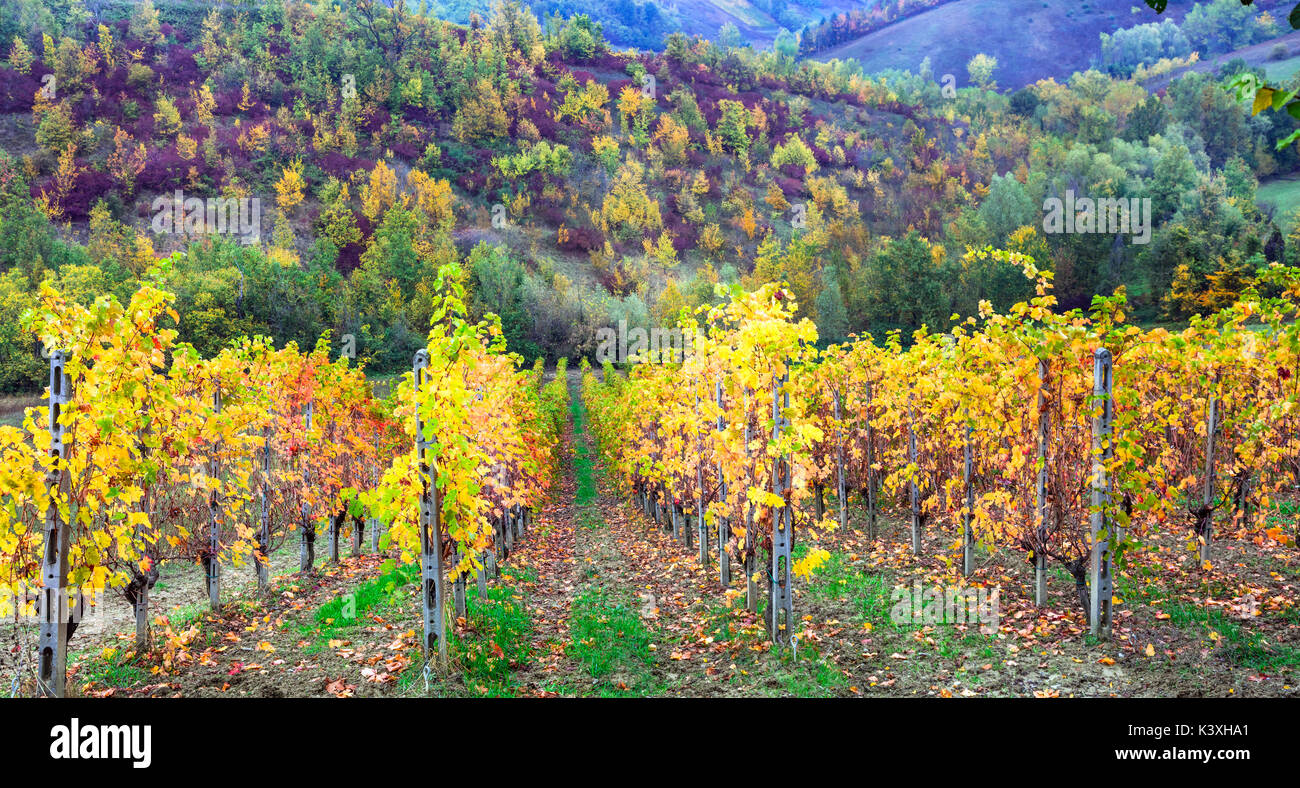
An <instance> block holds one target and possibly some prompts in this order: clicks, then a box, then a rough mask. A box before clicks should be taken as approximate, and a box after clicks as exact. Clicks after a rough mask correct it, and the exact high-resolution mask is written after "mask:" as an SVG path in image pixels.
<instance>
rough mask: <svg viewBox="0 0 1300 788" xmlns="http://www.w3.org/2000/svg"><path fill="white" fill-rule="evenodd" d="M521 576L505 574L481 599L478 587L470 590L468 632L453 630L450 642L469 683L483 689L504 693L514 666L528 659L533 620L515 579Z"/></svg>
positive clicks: (507, 693)
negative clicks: (521, 597) (461, 632)
mask: <svg viewBox="0 0 1300 788" xmlns="http://www.w3.org/2000/svg"><path fill="white" fill-rule="evenodd" d="M519 579H521V578H517V577H512V576H511V575H509V574H503V575H502V577H501V582H500V583H496V584H493V585H492V586H490V587H489V588H488V593H487V599H485V600H484V599H479V597H478V588H477V586H473V587H471V588H469V589H467V591H466V612H467V615H466V618H465V623H466V630H467V633H466V635H465V636H463V637H462V636H461V635H459V634H456V633H453V634H452V635H451V638H450V640H449V642H448V646H449V648H450V651H451V653H452V654H453V655H455V658H456V660H455V661H456V662H457V663H458V664H459V665H460V668H461V671H462V672H463V674H464V677H465V683H466V684H468V685H470V686H471V687H474V688H475V689H477V690H478V691H479V692H481V693H483V694H486V695H491V696H502V695H509V694H511V692H510V690H511V688H512V687H513V686H514V684H513V681H512V674H511V670H510V666H511V665H512V664H521V663H523V662H526V661H527V660H528V656H529V653H530V651H531V646H530V643H531V637H532V631H533V622H532V619H531V618H530V617H529V615H528V609H527V607H526V606H525V605H524V604H523V601H522V600H521V599H516V597H517V596H519V594H518V593H517V592H516V590H515V587H514V582H515V581H517V580H519Z"/></svg>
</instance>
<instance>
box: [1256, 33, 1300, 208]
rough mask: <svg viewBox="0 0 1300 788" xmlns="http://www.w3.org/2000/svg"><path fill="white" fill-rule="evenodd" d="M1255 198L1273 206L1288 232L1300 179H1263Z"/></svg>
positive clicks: (1298, 204)
mask: <svg viewBox="0 0 1300 788" xmlns="http://www.w3.org/2000/svg"><path fill="white" fill-rule="evenodd" d="M1297 60H1300V58H1297ZM1255 200H1256V202H1258V203H1260V204H1261V205H1271V206H1273V208H1274V210H1275V211H1276V214H1275V215H1276V218H1277V222H1278V225H1279V226H1280V227H1282V229H1283V231H1288V232H1289V231H1290V230H1292V229H1293V228H1294V224H1295V223H1294V222H1293V221H1291V214H1292V212H1294V211H1295V210H1296V209H1297V208H1300V179H1297V178H1294V177H1292V176H1283V177H1280V178H1272V179H1270V180H1267V181H1264V182H1262V183H1260V184H1259V189H1258V190H1257V191H1256V192H1255Z"/></svg>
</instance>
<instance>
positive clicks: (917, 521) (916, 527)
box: [907, 410, 921, 555]
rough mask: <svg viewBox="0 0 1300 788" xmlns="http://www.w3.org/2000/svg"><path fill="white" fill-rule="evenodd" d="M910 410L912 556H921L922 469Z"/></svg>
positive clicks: (908, 422)
mask: <svg viewBox="0 0 1300 788" xmlns="http://www.w3.org/2000/svg"><path fill="white" fill-rule="evenodd" d="M914 418H915V417H914V415H913V413H912V412H911V411H910V410H909V411H908V415H907V461H908V463H909V464H910V465H911V466H912V483H911V484H910V485H909V487H908V491H909V493H910V496H911V502H912V555H920V554H921V487H920V485H919V484H918V483H917V477H918V476H920V474H921V468H920V466H919V465H918V464H917V462H916V423H915V421H914Z"/></svg>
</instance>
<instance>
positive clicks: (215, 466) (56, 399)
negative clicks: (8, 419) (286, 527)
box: [37, 350, 379, 697]
mask: <svg viewBox="0 0 1300 788" xmlns="http://www.w3.org/2000/svg"><path fill="white" fill-rule="evenodd" d="M66 364H67V355H66V353H65V352H64V351H62V350H54V351H52V352H51V353H50V378H49V404H48V406H47V407H48V411H47V412H48V428H49V433H50V457H51V458H52V459H53V460H54V463H53V465H52V467H51V469H50V471H49V473H47V475H46V488H47V489H48V490H50V491H51V493H52V495H51V497H50V502H49V504H48V505H47V507H46V510H45V526H44V549H43V552H42V559H41V592H40V595H39V597H38V608H39V632H38V640H37V683H38V687H37V691H38V694H40V695H44V696H52V697H63V696H64V694H65V692H66V687H67V653H68V640H69V639H70V638H71V636H72V634H73V632H74V631H75V629H76V626H77V624H76V622H77V621H78V620H79V619H80V616H81V615H82V614H83V613H84V612H85V611H84V606H85V600H84V598H83V597H82V596H81V595H80V594H77V595H76V601H75V602H74V601H73V595H72V594H69V593H67V592H66V591H65V587H66V585H67V577H68V549H69V539H68V533H67V531H68V528H67V523H65V522H64V520H63V515H62V514H61V513H60V511H59V507H58V501H61V500H62V501H66V500H67V499H68V484H69V477H68V475H67V471H66V468H67V461H68V453H69V446H68V443H67V436H66V430H65V428H64V426H63V424H61V423H60V417H61V416H62V413H63V410H64V408H65V407H66V406H67V405H68V403H70V402H71V401H72V393H73V392H72V384H71V381H70V380H69V378H68V374H67V371H66ZM221 407H222V402H221V392H220V391H219V390H218V391H214V392H213V395H212V408H213V412H214V413H215V414H220V413H221ZM312 411H313V408H312V404H311V403H310V402H309V403H308V404H307V406H306V408H305V411H304V418H305V424H306V427H307V429H308V431H310V430H311V428H312V416H313V413H312ZM220 450H221V445H220V443H217V444H216V445H215V446H214V447H213V455H212V457H211V458H209V461H208V469H207V472H208V475H209V478H210V479H211V480H216V479H218V478H219V475H220V473H221V465H220V459H219V456H218V455H219V453H220ZM261 468H262V472H263V483H262V485H261V496H260V497H261V511H260V516H259V527H258V550H259V551H260V552H261V557H258V556H257V555H255V556H254V564H255V566H256V572H257V585H258V590H259V592H264V591H265V590H266V589H267V588H268V586H269V583H270V571H269V566H268V560H267V558H266V556H267V554H268V551H269V548H270V512H269V509H270V503H269V489H268V479H269V474H270V470H271V428H270V426H269V425H267V426H265V427H264V428H263V432H262V451H261ZM376 481H377V477H376ZM144 506H145V510H146V511H148V506H149V503H148V500H147V499H146V500H145V502H144ZM208 516H209V529H208V539H207V545H206V547H205V549H204V552H203V555H202V564H203V566H204V573H205V585H206V587H207V591H208V600H209V603H210V605H211V606H212V608H213V609H214V610H216V609H218V608H220V606H221V565H220V562H219V560H218V558H219V555H220V551H221V501H220V497H219V492H218V490H217V488H216V486H215V485H213V486H212V489H210V490H209V492H208ZM310 517H311V511H310V507H309V506H308V505H307V504H306V503H304V504H303V521H304V522H303V524H304V530H303V534H302V539H303V547H302V550H303V560H304V564H303V569H304V570H306V569H310V568H311V564H310V563H307V561H308V559H309V558H310V556H311V548H310V541H311V540H310V538H309V535H308V533H307V531H306V527H307V526H308V525H310ZM369 525H370V526H371V546H372V548H373V549H374V550H375V551H378V549H379V538H378V537H379V528H378V523H377V521H376V520H375V519H374V518H369ZM337 537H338V518H335V521H334V524H333V526H332V527H331V549H330V553H331V558H332V560H334V561H337V560H338V539H337ZM353 548H354V553H359V551H360V533H359V532H357V533H355V534H354V544H353ZM150 584H151V583H150V582H149V581H148V580H147V579H144V580H143V582H141V583H139V585H140V588H139V589H138V590H137V591H136V592H135V599H134V601H133V605H134V607H135V619H136V640H137V644H142V642H147V633H148V593H149V585H150ZM76 606H80V607H81V608H83V609H81V610H77V609H74V607H76Z"/></svg>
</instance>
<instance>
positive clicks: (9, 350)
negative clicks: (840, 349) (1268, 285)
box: [0, 0, 1297, 393]
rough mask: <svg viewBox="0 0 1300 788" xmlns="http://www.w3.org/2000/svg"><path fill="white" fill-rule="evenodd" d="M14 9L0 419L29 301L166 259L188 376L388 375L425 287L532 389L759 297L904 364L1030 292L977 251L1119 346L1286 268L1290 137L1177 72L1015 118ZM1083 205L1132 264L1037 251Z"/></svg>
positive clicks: (979, 108)
mask: <svg viewBox="0 0 1300 788" xmlns="http://www.w3.org/2000/svg"><path fill="white" fill-rule="evenodd" d="M19 2H20V4H25V5H23V9H24V14H25V16H19V17H5V18H0V41H8V42H9V45H8V50H7V52H4V53H3V57H4V61H3V65H0V148H2V149H3V152H2V153H0V273H3V276H0V327H5V328H7V333H2V332H0V393H24V392H29V391H31V390H33V389H34V388H35V387H36V386H38V385H39V383H40V381H41V380H42V376H43V374H44V373H43V369H42V359H40V358H39V357H38V356H37V355H36V354H35V353H34V352H33V347H34V342H33V340H32V337H31V335H30V333H29V332H28V331H27V330H26V329H24V328H23V327H22V325H21V323H20V317H21V315H22V314H23V313H24V312H25V310H27V309H28V308H30V307H32V306H33V305H34V304H35V303H36V302H37V299H38V296H37V292H38V285H39V283H41V282H43V281H55V282H57V283H60V284H62V285H63V286H64V287H67V288H70V289H71V290H72V292H74V293H76V294H77V297H79V298H89V297H91V296H92V295H93V294H97V293H103V292H114V293H119V294H122V295H125V294H127V293H129V292H131V291H132V289H133V288H134V287H135V286H136V285H137V284H138V283H139V282H140V281H141V280H142V279H143V278H145V277H147V276H149V275H150V271H151V270H152V269H153V268H154V267H155V266H156V265H158V260H159V258H162V257H168V256H171V255H173V254H176V257H175V258H174V259H170V260H168V261H167V264H166V265H167V268H168V270H167V278H168V284H169V286H170V287H171V288H172V289H173V291H174V292H176V293H177V313H178V317H177V318H176V322H177V330H178V331H179V335H180V337H181V341H184V342H188V343H191V344H193V345H194V346H195V347H196V349H198V350H199V351H200V352H202V353H207V354H212V353H215V352H218V351H220V349H222V348H223V347H226V346H227V345H228V344H229V343H230V342H232V341H235V340H236V339H237V338H238V337H241V336H244V335H251V334H264V335H266V336H269V337H271V338H272V339H273V340H274V341H275V342H277V343H287V342H290V341H292V342H296V343H297V344H298V345H299V346H300V347H312V346H314V345H315V344H316V343H317V342H318V340H320V338H321V336H322V335H323V334H325V333H326V332H329V333H330V335H331V336H334V337H342V336H351V337H353V338H354V339H355V344H356V352H357V354H358V358H359V359H361V360H364V361H366V362H367V364H368V368H369V369H371V370H374V371H378V372H382V373H392V372H395V371H397V370H399V369H402V368H404V367H406V366H408V365H409V363H410V358H411V354H412V353H413V352H414V349H415V348H417V347H419V346H420V342H421V341H422V338H423V334H424V332H425V330H426V329H427V327H428V325H429V321H430V319H431V315H432V314H433V312H434V307H433V305H432V301H431V300H430V299H431V294H432V293H433V292H434V291H435V290H436V289H437V288H438V287H439V286H440V285H439V282H443V281H444V280H443V279H442V275H441V273H440V272H442V271H443V270H444V269H445V268H448V267H452V268H454V269H455V270H459V271H460V272H461V274H460V276H461V278H462V279H463V282H462V284H463V286H464V288H465V298H466V301H467V305H468V308H469V309H470V311H471V313H472V314H473V315H474V316H475V317H476V318H486V316H487V315H489V314H494V315H497V316H498V317H499V318H500V320H501V332H502V335H503V337H504V339H505V341H506V343H507V346H508V347H509V348H510V349H511V350H512V351H516V352H518V353H520V354H521V355H522V356H523V357H524V358H526V359H528V360H529V361H532V360H534V359H537V358H539V357H540V358H545V359H549V360H556V359H558V358H560V357H562V356H567V357H570V358H576V357H578V356H587V357H591V356H592V355H593V354H594V350H595V348H596V345H597V342H598V340H597V337H598V336H599V332H600V331H601V330H602V329H605V328H607V327H609V326H616V325H620V324H621V323H626V324H627V325H629V326H633V327H654V326H671V325H673V324H674V323H675V322H676V320H677V319H678V318H679V317H680V316H682V315H683V314H691V313H693V310H695V309H696V308H697V307H700V306H703V305H705V304H710V303H717V302H718V299H719V298H720V297H721V296H720V295H719V286H723V287H725V286H742V287H757V286H760V285H762V284H765V283H772V282H780V281H784V282H785V283H787V285H788V286H789V287H790V290H791V292H792V293H793V295H794V297H795V301H796V303H797V304H798V314H799V316H800V317H808V318H811V319H813V320H814V321H816V324H817V326H818V330H819V332H820V333H821V336H822V337H823V338H825V339H827V340H830V339H835V338H843V337H846V336H848V335H850V334H853V333H858V334H867V333H870V334H872V335H873V336H876V337H878V338H883V337H886V336H887V335H889V334H890V332H893V331H897V332H899V336H900V338H901V340H902V341H906V338H907V337H909V336H910V335H911V334H912V332H914V331H915V330H916V329H918V328H920V327H922V326H930V327H937V326H942V325H947V324H949V322H950V320H951V317H952V315H954V314H957V315H973V314H977V313H979V312H980V311H981V309H983V308H984V307H983V305H984V303H985V302H988V304H990V305H992V306H993V307H995V308H1007V307H1009V306H1010V305H1012V304H1014V303H1016V301H1018V300H1020V299H1023V298H1025V297H1026V296H1027V295H1029V294H1030V293H1032V283H1031V282H1030V280H1028V279H1027V278H1026V277H1025V276H1024V273H1023V271H1024V268H1023V266H1022V265H1021V264H1020V263H1018V262H1016V261H1018V260H1022V259H1024V258H1023V257H1014V258H1005V257H998V258H987V257H980V256H979V254H978V253H975V252H972V250H980V249H986V248H988V247H992V248H996V249H1006V250H1010V251H1011V252H1014V253H1016V254H1018V255H1028V256H1030V257H1032V258H1033V259H1034V260H1035V261H1037V263H1036V264H1037V265H1039V266H1042V267H1047V268H1050V269H1051V270H1053V271H1054V272H1055V278H1054V286H1055V295H1056V297H1057V298H1058V301H1059V303H1060V304H1061V305H1062V306H1063V307H1064V308H1067V309H1071V308H1087V307H1088V306H1089V305H1090V304H1091V303H1092V301H1093V298H1094V297H1095V296H1097V295H1106V294H1109V293H1112V292H1114V291H1115V290H1116V289H1117V288H1119V287H1121V286H1123V287H1124V288H1126V291H1127V293H1128V294H1129V296H1130V297H1131V298H1132V305H1133V312H1134V314H1135V315H1137V316H1138V317H1139V318H1141V319H1152V318H1166V319H1171V320H1176V319H1180V318H1185V317H1186V316H1188V315H1189V314H1193V313H1195V312H1197V311H1199V310H1202V309H1214V308H1219V307H1221V306H1223V305H1224V304H1226V303H1231V300H1232V299H1233V298H1234V297H1235V296H1236V294H1237V293H1239V292H1241V290H1242V289H1243V288H1245V287H1246V286H1247V285H1248V283H1249V282H1250V281H1252V280H1253V276H1254V272H1255V271H1256V270H1258V268H1259V266H1260V265H1262V264H1263V263H1264V262H1268V261H1279V260H1284V259H1289V258H1288V257H1287V255H1289V254H1292V253H1293V252H1292V251H1290V246H1291V245H1292V244H1294V242H1295V239H1290V240H1288V239H1287V238H1285V237H1283V236H1282V234H1281V232H1280V230H1279V228H1278V227H1277V226H1276V224H1275V223H1274V222H1273V221H1272V218H1271V217H1270V216H1267V215H1265V214H1263V213H1261V212H1259V211H1258V210H1255V209H1254V207H1253V206H1254V203H1255V189H1256V186H1257V179H1258V178H1264V177H1269V176H1275V175H1278V174H1284V173H1288V172H1291V171H1294V170H1295V169H1296V166H1297V155H1296V153H1295V151H1294V149H1288V150H1285V151H1282V152H1277V153H1274V152H1272V151H1274V150H1275V148H1276V142H1277V140H1278V139H1280V138H1281V137H1283V136H1285V135H1286V133H1287V132H1288V129H1287V126H1286V124H1285V123H1261V122H1258V120H1252V119H1251V117H1250V111H1249V106H1243V105H1241V104H1240V103H1238V102H1237V101H1236V99H1235V97H1233V96H1231V95H1230V94H1229V93H1227V92H1226V91H1225V90H1224V89H1223V88H1222V86H1221V85H1219V84H1217V82H1215V81H1213V80H1210V79H1208V78H1206V77H1205V76H1203V75H1200V74H1195V73H1192V74H1188V75H1185V76H1183V77H1181V78H1180V79H1179V80H1178V81H1177V82H1176V83H1174V84H1175V85H1176V86H1177V88H1176V89H1175V88H1174V87H1171V88H1170V89H1169V90H1167V91H1164V92H1163V93H1162V94H1159V95H1148V93H1147V91H1145V90H1144V89H1143V88H1142V87H1141V86H1140V85H1138V84H1136V83H1134V82H1133V81H1131V80H1127V79H1119V78H1116V77H1113V76H1110V75H1106V74H1101V73H1097V72H1092V73H1089V74H1087V75H1086V76H1083V77H1081V78H1079V79H1076V80H1066V81H1064V82H1062V83H1057V84H1043V85H1036V86H1035V87H1034V88H1033V89H1032V90H1028V91H1023V92H1020V93H1019V94H1017V95H1015V96H1014V97H1008V96H1007V95H1005V93H1002V94H999V93H995V92H991V91H987V90H984V89H981V88H979V87H971V86H965V85H960V84H959V85H958V89H957V90H956V91H955V92H951V93H950V92H948V91H945V90H943V89H942V88H941V86H940V85H939V84H938V83H937V82H936V81H935V80H934V79H933V78H927V77H923V76H921V75H919V74H914V73H908V72H907V71H906V70H900V71H895V72H894V73H892V74H890V75H888V76H886V77H878V76H873V75H871V74H864V73H862V72H861V71H860V70H857V69H855V68H854V67H853V66H852V64H847V65H846V64H839V65H834V66H832V65H830V64H825V63H820V62H818V61H809V60H797V59H794V58H792V57H790V56H789V54H788V50H784V49H783V51H782V52H777V51H774V50H770V49H769V50H756V49H754V48H750V47H733V46H721V45H717V44H714V43H712V42H711V41H708V40H689V39H687V38H685V37H683V36H676V37H673V38H671V39H669V41H668V42H667V46H666V48H665V50H664V51H663V52H644V51H642V52H638V51H629V50H626V49H622V48H620V47H617V46H614V45H612V44H611V43H610V42H609V41H608V40H607V39H605V38H604V36H603V34H602V32H601V29H600V28H599V26H598V25H596V24H594V23H593V22H592V21H591V20H590V19H589V18H587V17H585V16H582V15H578V16H575V17H572V18H569V19H567V20H563V21H558V22H557V21H552V20H549V19H548V20H547V21H546V24H545V25H543V24H541V23H540V22H539V20H537V19H536V17H535V16H533V15H532V14H531V13H530V12H529V11H528V9H527V8H525V7H524V6H523V5H522V4H521V3H518V2H515V3H506V4H504V5H502V6H499V7H497V8H496V9H495V10H494V11H493V12H492V14H491V15H490V16H489V17H487V18H486V19H476V20H474V22H473V23H472V24H471V25H469V26H461V25H456V24H452V23H449V22H447V21H446V20H443V19H440V18H438V17H436V16H430V15H427V14H419V13H416V14H414V15H409V16H400V17H399V16H397V12H394V11H376V12H377V13H379V14H380V18H381V21H382V22H384V23H383V24H379V25H373V26H372V25H371V24H370V23H369V20H368V19H367V18H366V17H365V15H364V14H365V13H366V10H367V9H372V8H373V9H378V8H379V6H378V5H376V6H369V5H367V6H350V7H349V8H347V9H343V8H333V7H331V8H325V9H318V8H316V7H314V6H310V5H306V4H287V5H286V4H281V3H266V4H264V5H257V4H253V5H249V6H246V7H245V6H241V7H238V8H226V9H224V10H222V9H207V10H204V9H200V8H198V7H196V6H194V5H193V4H192V3H178V4H171V3H165V4H163V3H160V4H159V5H158V6H157V7H155V6H153V5H152V4H151V3H140V4H138V5H124V4H121V3H119V4H116V5H114V6H112V9H111V12H104V13H103V15H102V16H101V17H99V18H98V20H96V19H94V18H91V19H85V20H78V19H77V18H76V17H74V16H73V15H71V13H69V14H68V15H67V16H66V18H63V19H60V18H58V17H54V16H50V17H49V18H48V19H44V20H43V18H42V17H41V13H42V10H43V7H42V6H40V4H39V3H36V2H34V0H19ZM958 5H960V4H958ZM965 5H967V6H969V4H965ZM955 7H956V5H954V8H955ZM1001 7H1002V9H1003V11H1004V12H1005V11H1007V9H1008V8H1009V7H1010V6H1008V5H1007V4H1002V6H1001ZM968 10H969V8H968ZM942 11H943V10H942V9H940V10H939V11H936V12H934V13H941V12H942ZM46 13H48V12H46ZM28 18H30V19H32V20H35V21H34V22H33V25H34V26H33V27H31V29H24V28H23V27H20V26H19V23H20V22H22V20H23V19H28ZM46 30H48V31H50V32H46ZM1089 35H1091V33H1090V34H1089ZM917 62H918V63H919V62H920V58H918V60H917ZM900 64H901V61H900ZM940 68H942V66H940ZM954 68H955V67H954ZM938 73H940V74H942V73H944V72H943V71H938ZM994 77H995V78H996V79H999V80H1002V79H1004V77H1003V75H1002V74H1001V73H999V72H995V74H994ZM49 85H54V86H55V87H54V88H53V89H46V86H49ZM1004 86H1005V83H1004ZM1090 190H1091V191H1094V193H1097V194H1104V195H1116V196H1123V197H1126V198H1129V199H1133V200H1138V201H1139V204H1140V203H1141V201H1143V200H1150V201H1151V202H1152V203H1153V205H1152V208H1151V210H1150V214H1151V215H1150V218H1149V220H1148V222H1149V223H1148V224H1147V226H1146V227H1145V230H1144V231H1142V232H1141V233H1140V234H1139V235H1140V239H1137V238H1135V239H1130V240H1131V242H1126V239H1125V238H1124V237H1123V232H1122V231H1119V230H1115V231H1114V232H1111V230H1107V229H1106V228H1102V231H1098V232H1069V231H1068V230H1067V231H1063V232H1058V230H1057V229H1053V228H1051V227H1048V226H1047V225H1046V224H1045V222H1044V210H1046V206H1047V205H1048V200H1050V199H1052V198H1053V197H1059V196H1061V195H1066V194H1068V193H1070V192H1073V193H1075V194H1078V195H1086V194H1087V193H1088V192H1089V191H1090ZM186 206H195V207H194V208H193V209H191V208H190V207H186ZM232 206H234V207H238V208H240V211H241V212H240V214H239V215H237V216H226V215H224V214H221V215H218V214H217V213H216V212H217V211H219V210H220V211H228V210H231V209H232ZM1193 207H1194V208H1196V210H1191V208H1193ZM198 208H202V209H203V211H199V210H198ZM244 208H247V213H246V214H245V213H244V212H243V211H244ZM223 219H224V220H225V221H223ZM236 220H237V221H236ZM232 222H235V223H236V224H235V226H234V227H232V226H231V223H232ZM444 283H445V282H444Z"/></svg>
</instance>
